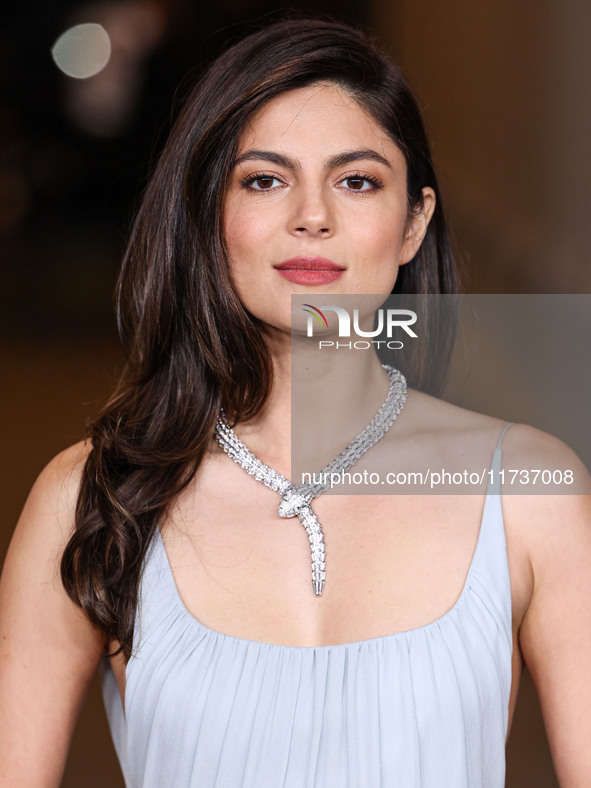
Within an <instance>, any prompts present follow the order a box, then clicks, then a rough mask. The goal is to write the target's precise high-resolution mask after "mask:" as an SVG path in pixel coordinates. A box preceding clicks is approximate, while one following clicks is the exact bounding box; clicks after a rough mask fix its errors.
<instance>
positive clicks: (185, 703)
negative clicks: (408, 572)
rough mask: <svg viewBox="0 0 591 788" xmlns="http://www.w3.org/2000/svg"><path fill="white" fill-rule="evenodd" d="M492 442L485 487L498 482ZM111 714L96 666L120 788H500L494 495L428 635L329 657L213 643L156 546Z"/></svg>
mask: <svg viewBox="0 0 591 788" xmlns="http://www.w3.org/2000/svg"><path fill="white" fill-rule="evenodd" d="M500 463H501V452H500V440H499V447H497V449H496V451H495V453H494V455H493V466H492V468H493V471H495V477H496V472H497V471H498V470H499V468H500ZM134 641H135V642H134V654H133V656H132V658H131V659H130V661H129V663H128V665H127V671H126V682H127V685H126V692H125V709H123V708H122V703H121V697H120V695H119V691H118V688H117V684H116V681H115V677H114V675H113V672H112V670H111V668H110V667H109V666H108V664H107V663H104V664H103V665H102V666H101V679H102V687H103V697H104V702H105V708H106V710H107V716H108V719H109V724H110V728H111V733H112V737H113V741H114V744H115V748H116V751H117V755H118V758H119V762H120V764H121V768H122V771H123V775H124V778H125V784H126V786H127V788H140V786H142V787H143V788H214V787H215V788H280V786H287V787H288V788H378V787H380V788H382V787H385V786H393V787H394V786H395V787H396V788H502V786H503V785H504V780H505V737H506V733H507V724H508V708H509V696H510V690H511V656H512V625H511V589H510V579H509V568H508V561H507V549H506V542H505V532H504V525H503V515H502V509H501V496H500V494H499V492H498V490H497V488H496V487H491V486H490V485H489V489H488V492H487V495H486V500H485V504H484V511H483V516H482V522H481V525H480V532H479V536H478V542H477V545H476V548H475V551H474V554H473V557H472V561H471V564H470V567H469V570H468V574H467V578H466V581H465V585H464V587H463V590H462V592H461V594H460V596H459V598H458V600H457V601H456V603H455V604H454V606H453V607H452V608H451V609H450V610H448V611H447V612H446V613H445V614H444V615H442V616H441V617H440V618H438V619H437V620H435V621H432V622H431V623H429V624H427V625H425V626H421V627H417V628H416V629H411V630H408V631H405V632H398V633H395V634H391V635H386V636H384V637H378V638H372V639H370V640H362V641H359V642H355V643H345V644H339V645H332V646H330V645H329V646H317V647H315V646H310V647H297V646H281V645H276V644H268V643H260V642H256V641H252V640H246V639H242V638H237V637H233V636H230V635H225V634H221V633H219V632H216V631H214V630H212V629H209V628H208V627H206V626H204V625H203V624H201V623H200V622H199V621H197V620H196V619H195V618H194V617H193V616H192V615H191V614H190V613H189V612H188V610H187V609H186V608H185V607H184V605H183V603H182V601H181V599H180V597H179V594H178V591H177V588H176V586H175V582H174V577H173V574H172V571H171V567H170V564H169V562H168V558H167V554H166V551H165V548H164V544H163V542H162V538H161V536H160V532H159V531H158V530H157V532H156V535H155V537H154V541H153V543H152V544H151V548H150V552H149V555H148V558H147V561H146V564H145V568H144V573H143V578H142V582H141V587H140V603H139V605H138V613H137V620H136V629H135V635H134Z"/></svg>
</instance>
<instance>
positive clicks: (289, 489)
mask: <svg viewBox="0 0 591 788" xmlns="http://www.w3.org/2000/svg"><path fill="white" fill-rule="evenodd" d="M382 366H383V367H384V369H385V370H386V372H387V374H388V377H389V378H390V389H389V391H388V396H387V397H386V399H385V400H384V403H383V404H382V406H381V408H380V409H379V411H378V412H377V413H376V415H375V416H374V418H373V419H372V421H371V422H370V423H369V424H368V425H367V427H366V428H365V429H364V430H363V431H362V432H360V433H359V435H358V436H357V437H356V438H355V439H354V440H352V441H351V443H350V444H349V445H348V446H347V448H346V449H345V450H344V451H342V452H341V453H340V454H339V456H338V457H336V458H335V459H334V460H333V461H332V462H331V463H329V464H328V465H327V466H326V467H325V468H324V469H323V470H322V471H321V472H320V473H319V474H313V477H314V478H316V477H320V480H321V481H320V482H318V483H317V484H300V485H295V484H292V483H291V482H290V481H289V479H287V478H286V477H285V476H283V475H282V474H281V473H278V472H277V471H276V470H274V469H273V468H269V466H268V465H264V464H263V463H262V462H261V461H260V460H259V458H258V457H256V456H255V455H254V454H253V453H252V452H250V451H249V450H248V449H247V448H246V446H245V445H244V443H242V441H241V440H239V438H238V437H237V435H236V433H235V432H234V430H233V429H232V428H231V427H230V425H229V424H228V422H227V420H226V416H225V414H224V411H223V410H222V411H221V412H220V416H219V418H218V421H217V424H216V427H215V432H214V437H215V439H216V440H217V442H218V443H219V444H220V446H221V447H222V449H223V450H224V451H225V453H226V454H227V455H228V456H229V457H231V458H232V459H233V460H234V462H236V463H238V465H240V467H241V468H244V470H245V471H247V472H248V474H249V475H250V476H252V477H254V478H255V479H256V480H257V481H258V482H262V483H263V484H264V485H265V486H266V487H269V488H270V489H271V490H274V491H275V492H277V493H279V495H281V503H280V504H279V517H298V518H299V520H300V522H301V523H302V525H303V526H304V528H305V529H306V533H307V534H308V540H309V542H310V549H311V553H312V586H313V588H314V593H315V594H316V596H320V595H321V594H322V591H323V589H324V582H325V578H326V571H325V566H326V565H325V551H324V534H323V533H322V528H321V526H320V523H319V522H318V518H317V517H316V515H315V514H314V510H313V509H312V507H311V505H310V503H311V501H312V499H313V498H316V496H318V495H321V494H322V493H323V492H326V490H328V489H329V487H330V486H331V483H330V481H329V480H330V479H332V478H333V477H331V474H333V473H337V474H340V473H343V472H345V471H348V470H349V468H351V467H352V466H353V465H355V463H356V462H357V461H358V460H360V459H361V457H363V455H364V454H365V453H366V452H367V451H369V449H371V447H372V446H374V445H375V444H376V443H377V442H378V441H379V440H380V439H381V438H383V437H384V435H385V434H386V433H387V432H388V430H389V429H390V427H391V426H392V424H393V423H394V421H395V420H396V417H397V416H398V414H399V413H400V411H401V410H402V408H403V407H404V403H405V402H406V378H405V377H404V375H403V374H402V373H401V372H399V371H398V370H397V369H394V367H389V366H386V365H385V364H383V365H382Z"/></svg>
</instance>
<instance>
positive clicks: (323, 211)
mask: <svg viewBox="0 0 591 788" xmlns="http://www.w3.org/2000/svg"><path fill="white" fill-rule="evenodd" d="M334 222H335V220H334V215H333V210H332V206H331V200H330V195H329V194H327V193H326V192H325V190H324V188H323V185H321V184H314V185H312V184H308V185H301V186H300V188H298V189H297V191H296V192H295V193H294V195H293V207H292V215H291V217H290V222H289V224H290V231H291V232H292V233H293V234H294V235H296V236H304V235H308V236H310V237H315V238H326V237H329V236H331V235H332V234H333V233H334Z"/></svg>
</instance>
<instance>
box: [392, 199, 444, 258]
mask: <svg viewBox="0 0 591 788" xmlns="http://www.w3.org/2000/svg"><path fill="white" fill-rule="evenodd" d="M421 191H422V193H423V205H422V207H420V208H419V209H418V210H416V211H413V212H412V213H411V214H410V216H409V217H408V224H407V227H406V233H405V234H404V241H403V242H402V248H401V249H400V265H404V263H408V262H410V261H411V260H412V259H413V257H414V256H415V255H416V253H417V252H418V251H419V249H420V247H421V244H422V243H423V238H424V237H425V235H427V228H428V227H429V222H430V221H431V217H432V216H433V211H434V210H435V201H436V197H435V192H434V191H433V189H432V188H431V187H430V186H425V187H423V189H422V190H421Z"/></svg>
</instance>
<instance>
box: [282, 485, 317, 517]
mask: <svg viewBox="0 0 591 788" xmlns="http://www.w3.org/2000/svg"><path fill="white" fill-rule="evenodd" d="M309 505H310V502H309V500H308V499H307V498H306V496H305V495H301V493H296V492H294V490H293V488H290V489H289V490H288V491H287V492H286V493H285V495H284V496H283V498H282V499H281V503H280V504H279V510H278V511H279V517H297V516H298V514H299V513H300V511H301V510H302V509H303V508H304V507H305V506H309Z"/></svg>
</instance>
